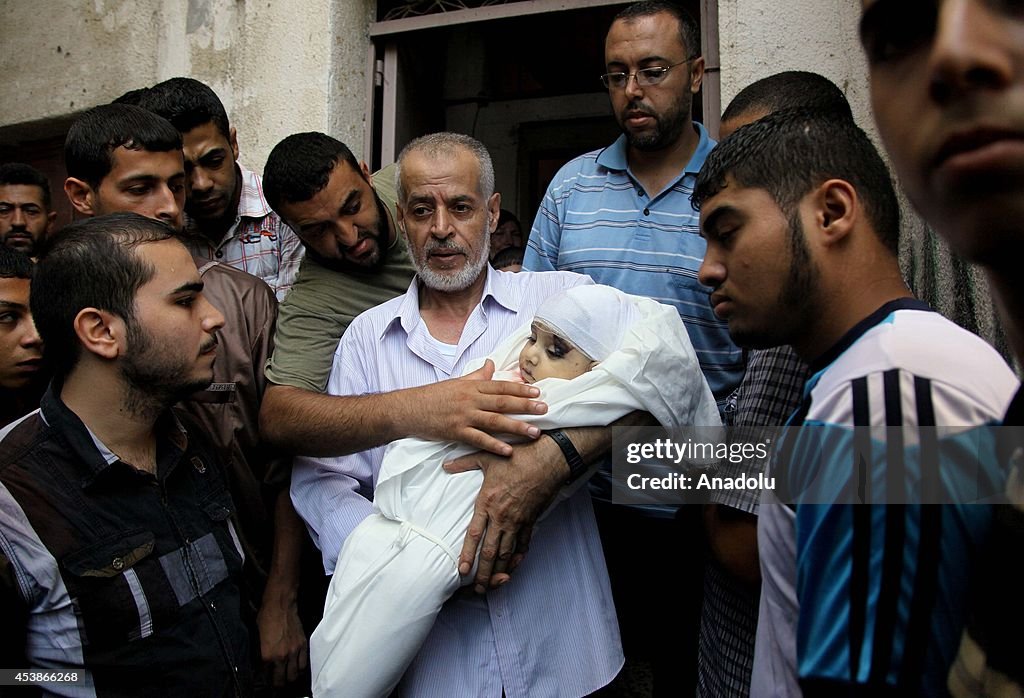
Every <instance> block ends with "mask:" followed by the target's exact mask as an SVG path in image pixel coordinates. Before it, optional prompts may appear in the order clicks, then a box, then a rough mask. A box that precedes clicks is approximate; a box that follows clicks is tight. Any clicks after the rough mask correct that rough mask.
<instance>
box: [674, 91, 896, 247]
mask: <svg viewBox="0 0 1024 698" xmlns="http://www.w3.org/2000/svg"><path fill="white" fill-rule="evenodd" d="M727 177H731V178H732V179H733V180H734V181H735V182H736V183H737V184H738V185H739V186H741V187H749V188H756V189H763V190H765V191H767V192H768V194H769V195H771V197H772V199H774V200H775V203H776V204H778V206H779V208H780V209H782V211H783V213H785V214H786V216H791V215H793V213H794V212H795V209H796V206H797V204H798V203H799V202H800V199H802V198H803V197H804V196H805V195H806V194H807V193H809V192H810V191H811V189H813V188H814V187H816V186H818V185H819V184H821V183H822V182H824V181H825V180H828V179H842V180H845V181H847V182H849V183H850V184H851V185H852V186H853V187H854V189H856V190H857V195H858V196H859V197H860V199H861V201H862V202H863V204H864V208H865V210H866V211H867V215H868V220H869V221H870V222H871V225H872V227H873V228H874V230H875V234H876V235H878V237H879V238H880V239H881V240H882V242H883V243H884V244H885V246H886V247H887V248H888V249H889V250H891V251H892V252H893V254H896V253H897V251H898V247H899V232H900V209H899V204H898V203H897V200H896V192H895V190H894V189H893V185H892V178H891V177H890V176H889V170H888V168H887V167H886V166H885V163H884V162H883V161H882V157H881V156H880V155H879V154H878V150H877V149H876V148H875V146H874V145H873V144H872V143H871V139H869V138H868V136H867V134H866V133H864V131H862V130H861V129H860V128H859V127H858V126H857V125H856V124H855V123H853V121H852V120H850V119H837V118H834V117H833V116H831V115H829V114H824V113H822V112H819V111H815V110H812V109H784V110H782V111H778V112H775V113H774V114H769V115H768V116H766V117H764V118H763V119H760V120H758V121H755V122H754V123H751V124H748V125H746V126H743V127H741V128H739V129H737V130H736V132H735V133H733V134H732V135H731V136H729V137H728V138H726V139H725V140H723V141H722V142H721V143H719V144H718V146H717V147H716V148H715V149H714V150H712V151H711V154H710V155H708V158H707V160H706V161H705V163H704V167H703V168H701V171H700V174H698V175H697V183H696V185H695V186H694V190H693V196H692V202H693V206H694V208H696V209H699V208H700V207H701V205H702V204H704V202H706V201H707V200H708V199H710V198H712V197H713V196H715V195H716V194H718V193H719V192H720V191H722V189H724V188H725V186H726V178H727Z"/></svg>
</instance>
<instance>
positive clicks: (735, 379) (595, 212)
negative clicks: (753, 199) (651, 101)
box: [523, 124, 743, 407]
mask: <svg viewBox="0 0 1024 698" xmlns="http://www.w3.org/2000/svg"><path fill="white" fill-rule="evenodd" d="M694 127H695V128H696V129H697V131H698V133H699V134H700V141H699V143H698V144H697V149H696V150H695V151H694V153H693V157H691V158H690V161H689V162H688V163H687V164H686V167H685V168H684V169H683V171H682V172H680V173H679V176H678V177H677V178H676V180H675V181H673V182H672V183H671V184H670V185H669V186H668V187H666V188H665V190H664V191H662V192H660V193H656V194H655V195H653V196H652V195H651V192H648V191H645V190H644V188H643V186H642V185H641V184H640V183H639V182H638V181H637V180H636V178H635V177H633V175H632V174H631V173H630V170H629V164H628V162H627V161H626V151H627V144H626V137H625V136H620V137H619V139H618V140H616V141H615V142H614V143H612V145H610V146H609V147H607V148H604V149H603V150H595V151H593V152H591V153H587V154H585V155H581V156H579V157H577V158H575V159H574V160H572V161H570V162H569V163H567V164H566V165H565V166H564V167H562V169H561V170H559V171H558V173H557V174H556V175H555V177H554V179H553V180H552V181H551V184H550V186H549V187H548V191H547V193H546V194H545V196H544V201H543V202H542V203H541V207H540V210H539V211H538V212H537V218H536V220H535V221H534V223H533V230H532V231H531V232H530V241H529V244H528V245H527V250H526V258H525V260H524V262H523V268H524V269H528V270H530V271H551V270H556V269H558V270H564V271H574V272H578V273H580V274H586V275H588V276H590V277H591V278H592V279H593V280H594V281H596V282H597V283H600V284H606V285H608V286H614V287H615V288H618V289H619V290H621V291H625V292H626V293H632V294H635V295H639V296H647V297H649V298H653V299H655V300H657V301H660V302H662V303H667V304H669V305H672V306H674V307H675V308H676V309H677V310H678V311H679V316H680V317H681V318H682V320H683V324H685V325H686V329H687V331H688V332H689V334H690V340H691V341H692V342H693V346H694V349H696V351H697V358H698V359H699V361H700V365H701V369H702V370H703V371H704V376H705V377H706V378H707V381H708V385H710V386H711V391H712V392H713V393H714V395H715V398H716V400H718V402H719V407H721V406H722V404H723V401H724V399H725V398H726V397H727V396H728V395H729V393H730V392H732V390H733V389H734V388H735V387H736V386H737V385H738V384H739V382H740V379H741V378H742V377H743V352H742V350H740V349H739V348H738V347H737V346H736V345H735V344H733V342H732V340H731V339H730V338H729V332H728V327H727V325H726V323H725V322H723V321H722V320H719V319H718V318H716V317H715V315H714V313H713V312H712V310H711V306H710V304H709V303H708V292H709V290H708V288H707V287H706V286H703V285H701V284H700V283H699V282H698V281H697V270H698V269H699V268H700V264H701V261H702V260H703V259H704V251H705V248H706V245H705V242H704V239H703V238H702V237H701V236H700V233H699V223H700V214H699V213H698V212H697V211H695V210H694V209H693V205H692V204H691V203H690V195H691V194H692V193H693V185H694V182H695V181H696V179H697V173H698V172H699V171H700V168H701V167H703V165H704V160H705V158H707V156H708V153H710V152H711V149H712V148H714V147H715V142H714V141H713V140H711V139H710V138H709V137H708V133H707V131H706V130H705V129H704V127H703V126H702V125H700V124H694Z"/></svg>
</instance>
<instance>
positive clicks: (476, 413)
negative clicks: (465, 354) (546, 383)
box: [392, 359, 548, 469]
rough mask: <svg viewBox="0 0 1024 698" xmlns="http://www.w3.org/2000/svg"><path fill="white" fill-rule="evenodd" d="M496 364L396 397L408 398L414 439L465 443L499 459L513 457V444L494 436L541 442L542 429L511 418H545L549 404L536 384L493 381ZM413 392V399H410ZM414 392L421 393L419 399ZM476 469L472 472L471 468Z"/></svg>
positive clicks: (407, 410)
mask: <svg viewBox="0 0 1024 698" xmlns="http://www.w3.org/2000/svg"><path fill="white" fill-rule="evenodd" d="M493 376H494V362H493V361H491V360H490V359H488V360H487V361H486V362H485V363H484V365H483V366H481V367H480V368H479V369H477V370H476V371H473V372H472V373H470V374H467V375H465V376H463V377H462V378H456V379H452V380H446V381H441V382H439V383H433V384H431V385H427V386H423V387H421V388H412V389H409V390H403V391H399V392H397V393H392V395H394V396H396V397H399V398H401V399H402V403H403V404H402V410H403V412H405V413H406V414H407V416H408V421H407V422H406V424H408V425H411V426H410V427H409V428H410V431H411V435H412V436H419V437H421V438H424V439H432V440H435V441H460V442H462V443H464V444H468V445H470V446H473V447H474V448H479V449H481V450H483V451H489V452H491V453H494V454H497V455H499V456H506V457H509V456H512V453H513V451H512V446H510V445H509V444H507V443H505V442H504V441H502V440H501V439H498V438H495V437H494V436H493V434H515V435H518V436H525V437H527V438H530V439H536V438H537V437H539V436H540V429H538V428H537V427H535V426H533V425H530V424H527V423H525V422H521V421H519V420H516V419H512V418H511V417H506V416H505V415H506V414H544V413H545V412H547V409H548V408H547V405H545V404H544V403H543V402H539V401H537V400H534V399H532V398H536V397H538V396H539V395H540V391H539V390H538V389H537V388H534V387H533V386H532V385H524V384H522V383H515V382H512V381H495V380H491V378H492V377H493ZM407 393H408V395H406V394H407ZM412 393H416V394H415V395H414V394H412ZM466 469H471V468H466Z"/></svg>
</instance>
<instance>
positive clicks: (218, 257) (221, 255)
mask: <svg viewBox="0 0 1024 698" xmlns="http://www.w3.org/2000/svg"><path fill="white" fill-rule="evenodd" d="M214 256H215V257H216V258H217V259H220V258H221V257H223V256H224V250H217V252H216V254H215V255H214Z"/></svg>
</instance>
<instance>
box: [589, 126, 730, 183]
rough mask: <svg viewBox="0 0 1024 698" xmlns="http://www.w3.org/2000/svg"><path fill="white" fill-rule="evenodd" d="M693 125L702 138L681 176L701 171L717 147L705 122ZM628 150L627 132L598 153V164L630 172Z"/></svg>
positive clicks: (618, 170)
mask: <svg viewBox="0 0 1024 698" xmlns="http://www.w3.org/2000/svg"><path fill="white" fill-rule="evenodd" d="M693 127H694V128H695V129H697V135H698V136H699V137H700V139H699V140H698V141H697V148H696V149H695V150H694V151H693V155H692V156H690V161H689V162H687V163H686V167H684V168H683V171H682V172H681V173H679V176H680V177H682V176H683V175H687V174H694V175H695V174H697V173H698V172H700V169H701V168H702V167H704V161H705V160H706V159H707V157H708V154H709V153H710V152H711V151H712V150H713V149H714V147H715V142H714V141H713V140H711V137H710V136H708V131H707V129H706V128H704V125H703V124H701V123H700V122H697V121H694V122H693ZM628 152H629V150H628V144H627V142H626V134H622V135H620V136H619V137H618V138H617V139H615V142H614V143H612V144H611V145H610V146H608V147H607V148H605V149H604V150H602V151H601V152H600V153H599V154H598V156H597V164H598V165H600V166H601V167H604V168H606V169H609V170H614V171H616V172H629V159H628V157H627V155H628Z"/></svg>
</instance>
